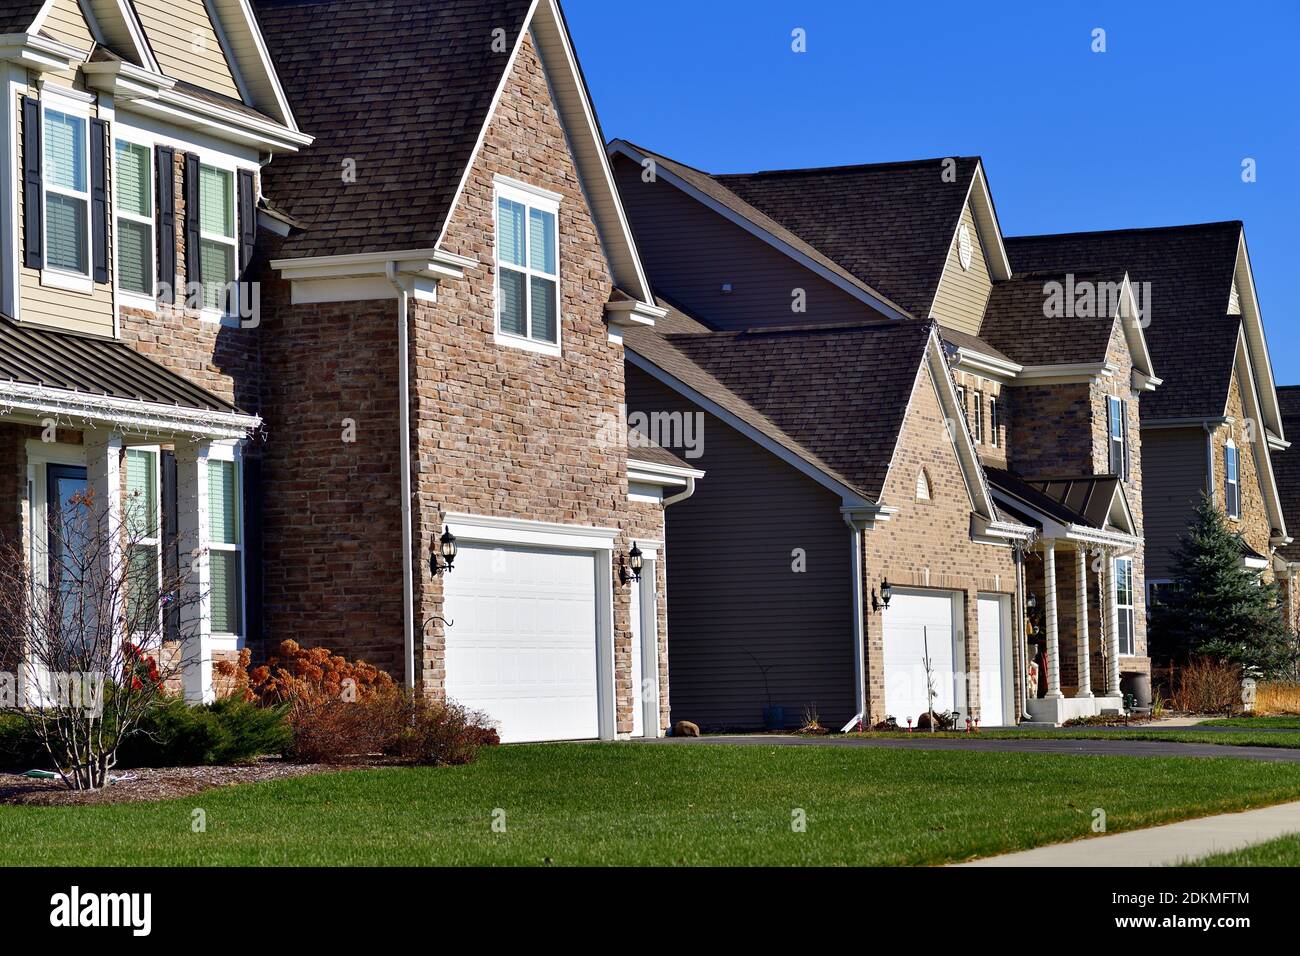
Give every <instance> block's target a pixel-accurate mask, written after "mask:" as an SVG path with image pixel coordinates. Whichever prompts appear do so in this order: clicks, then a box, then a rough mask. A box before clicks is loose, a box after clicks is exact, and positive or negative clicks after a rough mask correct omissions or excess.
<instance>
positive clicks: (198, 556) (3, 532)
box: [0, 317, 261, 703]
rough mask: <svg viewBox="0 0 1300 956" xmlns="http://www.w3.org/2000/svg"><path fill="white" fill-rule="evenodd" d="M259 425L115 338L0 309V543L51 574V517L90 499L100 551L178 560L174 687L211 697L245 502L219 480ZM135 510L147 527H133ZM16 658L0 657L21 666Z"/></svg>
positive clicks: (150, 563)
mask: <svg viewBox="0 0 1300 956" xmlns="http://www.w3.org/2000/svg"><path fill="white" fill-rule="evenodd" d="M260 425H261V422H260V419H259V418H258V417H257V416H255V415H249V414H246V413H244V412H241V411H240V410H239V409H237V408H236V407H234V406H233V405H232V404H230V403H229V402H226V401H223V400H222V399H220V398H218V397H216V396H214V395H212V394H210V393H209V392H207V391H205V390H204V389H201V388H199V387H197V386H195V385H194V384H192V383H190V382H189V381H187V380H186V379H184V378H182V377H181V376H180V375H178V374H176V373H175V372H172V371H170V370H169V369H167V368H165V367H163V366H162V365H160V364H158V363H156V362H153V361H151V360H150V359H148V358H146V357H145V356H143V355H141V354H139V353H138V352H135V351H134V350H132V349H131V348H129V347H128V346H126V345H124V344H122V343H120V342H116V341H111V340H104V339H95V338H89V337H83V336H76V335H69V334H64V333H59V332H54V331H50V330H45V329H37V328H32V327H26V326H20V325H17V324H15V323H14V322H12V321H11V320H9V319H7V318H3V317H0V542H3V543H4V544H6V545H8V546H10V547H12V548H14V549H18V548H21V553H22V554H23V555H25V556H26V559H27V568H28V570H29V572H30V574H31V577H32V579H33V580H34V581H40V582H47V581H48V577H47V576H48V574H49V568H50V563H51V549H52V547H55V546H56V542H55V541H54V540H53V539H54V534H55V533H54V532H53V531H52V530H51V528H52V524H51V519H55V520H56V521H57V519H58V518H59V517H61V516H62V515H63V514H65V513H66V511H67V509H70V508H72V507H74V502H76V501H81V502H83V505H82V507H84V502H85V501H86V500H90V501H93V502H94V512H95V516H94V520H95V521H97V522H99V523H100V524H101V526H102V527H104V528H106V529H111V532H110V533H109V534H107V535H106V538H107V540H108V541H109V542H110V548H109V549H108V550H107V551H106V552H105V553H106V555H107V557H105V558H104V559H103V560H107V561H113V562H120V566H121V567H122V568H126V567H128V566H130V567H135V565H136V563H139V564H140V566H143V567H147V568H150V569H151V570H152V572H153V573H154V574H155V575H161V574H162V573H163V571H164V569H165V568H168V567H170V568H172V569H182V570H183V571H184V572H185V573H184V574H183V575H180V577H179V579H180V580H181V581H182V582H183V583H182V584H181V588H182V590H183V599H182V600H180V601H178V602H177V606H176V614H175V618H176V619H175V620H173V621H170V622H169V623H168V626H167V627H166V628H165V629H163V632H165V634H166V643H167V644H168V645H170V646H168V647H167V648H166V649H165V652H166V653H168V654H172V655H176V658H177V659H178V665H177V667H176V672H177V674H178V678H179V681H178V682H179V685H180V686H179V687H178V688H177V689H179V690H182V691H183V693H184V695H185V697H186V699H187V700H189V701H191V702H194V703H201V702H206V701H210V700H212V699H213V697H214V689H213V679H212V664H213V659H214V655H215V653H216V652H217V651H218V650H219V644H220V638H221V632H222V631H223V630H227V629H230V627H231V624H230V615H231V612H232V608H238V607H239V606H240V603H241V602H239V595H237V594H235V595H233V596H232V595H231V594H229V593H228V592H229V587H228V582H227V581H226V580H224V577H225V576H227V575H230V574H231V569H232V568H236V569H237V570H238V574H237V575H234V576H233V579H234V580H237V581H242V580H243V574H242V567H238V565H237V564H236V562H242V531H240V532H235V531H234V530H233V529H234V528H235V526H236V522H238V521H239V511H241V510H242V508H240V507H239V503H238V501H237V499H234V498H231V499H230V500H227V499H228V498H230V496H229V495H227V494H226V487H227V486H228V485H230V483H231V481H232V480H233V481H235V482H236V483H237V481H238V477H237V476H238V474H239V467H240V466H239V462H240V456H241V446H242V444H243V442H244V441H245V440H246V439H247V438H248V436H249V435H250V434H251V433H252V432H254V431H255V430H256V429H258V428H259V427H260ZM231 476H234V478H233V479H232V477H231ZM137 521H138V522H139V527H140V528H142V529H144V530H143V531H142V532H141V533H140V534H138V535H135V536H130V537H129V536H128V533H127V531H128V525H129V524H130V523H132V522H137ZM128 540H129V541H131V542H132V544H131V545H130V546H131V548H133V549H134V551H133V553H131V554H126V553H123V552H124V551H125V549H126V547H127V542H128ZM145 551H148V552H149V553H144V552H145ZM214 575H216V576H218V577H221V578H222V579H221V580H217V581H214ZM232 602H233V603H232ZM240 613H242V611H241V612H240ZM19 656H20V658H21V655H19ZM23 663H24V662H23V661H22V660H21V659H20V660H19V661H3V662H0V664H2V665H3V666H4V668H5V669H16V670H18V671H19V672H20V673H21V672H22V671H23V669H24V668H23V667H22V665H23ZM29 698H30V695H29Z"/></svg>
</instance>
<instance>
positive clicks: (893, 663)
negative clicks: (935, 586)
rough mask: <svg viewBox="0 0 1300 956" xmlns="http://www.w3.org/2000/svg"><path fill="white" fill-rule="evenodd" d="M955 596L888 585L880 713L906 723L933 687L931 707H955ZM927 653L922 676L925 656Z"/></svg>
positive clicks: (915, 717) (919, 711)
mask: <svg viewBox="0 0 1300 956" xmlns="http://www.w3.org/2000/svg"><path fill="white" fill-rule="evenodd" d="M955 608H956V599H955V597H954V595H953V594H952V592H950V591H904V590H900V589H898V588H895V589H894V596H893V598H892V599H891V600H890V602H889V608H888V609H887V610H885V611H884V612H883V615H884V621H885V625H884V633H885V713H886V715H887V716H890V717H893V718H894V719H895V720H897V721H898V725H899V726H900V727H906V726H907V720H908V718H909V717H910V718H911V720H912V723H913V725H915V724H916V722H917V720H918V719H919V718H920V716H921V715H922V714H923V713H925V712H926V711H927V710H928V709H929V708H930V706H931V705H930V704H929V703H928V701H929V699H930V697H929V690H928V688H930V687H933V690H934V699H933V705H932V706H933V708H934V710H935V712H936V713H938V712H950V711H952V710H953V709H954V708H955V700H956V674H955V671H954V667H953V661H954V659H955V657H956V653H955V650H954V646H953V645H954V636H955V633H956V629H955V627H954V626H953V622H954V610H955ZM927 658H928V659H929V664H930V666H929V675H928V680H927V673H926V659H927Z"/></svg>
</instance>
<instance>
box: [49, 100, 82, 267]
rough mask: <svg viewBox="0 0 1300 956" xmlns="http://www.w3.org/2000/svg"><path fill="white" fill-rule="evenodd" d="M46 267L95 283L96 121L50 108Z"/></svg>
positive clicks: (56, 108) (54, 107)
mask: <svg viewBox="0 0 1300 956" xmlns="http://www.w3.org/2000/svg"><path fill="white" fill-rule="evenodd" d="M41 126H42V138H43V144H42V146H43V149H42V153H43V156H42V164H43V166H44V177H45V179H44V183H45V266H46V268H48V269H53V270H55V271H57V272H64V273H69V274H71V275H75V276H81V277H84V278H85V279H87V280H89V279H90V171H89V157H90V143H89V135H90V133H89V130H90V121H89V120H88V119H87V118H86V117H85V116H79V115H77V114H75V113H71V112H65V111H64V110H62V109H60V108H59V107H57V106H50V105H47V106H46V107H45V109H44V112H43V118H42V122H41Z"/></svg>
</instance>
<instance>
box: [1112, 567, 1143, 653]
mask: <svg viewBox="0 0 1300 956" xmlns="http://www.w3.org/2000/svg"><path fill="white" fill-rule="evenodd" d="M1122 565H1127V566H1128V592H1129V600H1130V602H1131V603H1129V604H1123V603H1121V602H1120V594H1121V593H1122V591H1123V589H1122V588H1121V587H1120V586H1119V582H1120V581H1121V580H1123V575H1122V574H1121V572H1120V567H1121V566H1122ZM1114 574H1115V582H1116V586H1115V610H1116V612H1117V617H1118V618H1119V619H1121V620H1122V619H1123V618H1124V615H1125V613H1126V612H1127V614H1128V639H1129V641H1130V642H1131V643H1132V646H1130V647H1129V648H1128V650H1125V649H1124V646H1123V644H1122V643H1121V644H1120V645H1119V656H1120V657H1132V656H1133V655H1134V654H1136V653H1137V587H1136V580H1135V576H1134V569H1133V559H1132V558H1116V559H1115V568H1114ZM1115 639H1116V640H1117V641H1120V642H1122V641H1123V639H1124V629H1123V628H1120V633H1119V634H1116V635H1115Z"/></svg>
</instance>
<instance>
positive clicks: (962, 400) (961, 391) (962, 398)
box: [957, 385, 970, 429]
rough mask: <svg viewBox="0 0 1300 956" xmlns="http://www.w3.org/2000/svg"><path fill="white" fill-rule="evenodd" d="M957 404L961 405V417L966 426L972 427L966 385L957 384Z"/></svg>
mask: <svg viewBox="0 0 1300 956" xmlns="http://www.w3.org/2000/svg"><path fill="white" fill-rule="evenodd" d="M957 404H958V405H959V406H960V407H961V417H962V419H963V420H964V421H965V422H966V427H967V428H968V429H969V428H970V410H969V409H968V408H967V407H966V386H965V385H958V386H957Z"/></svg>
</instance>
